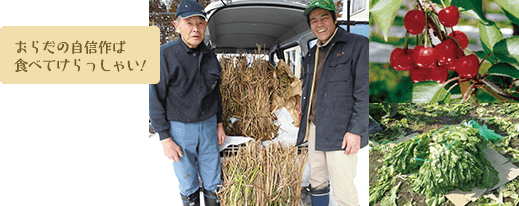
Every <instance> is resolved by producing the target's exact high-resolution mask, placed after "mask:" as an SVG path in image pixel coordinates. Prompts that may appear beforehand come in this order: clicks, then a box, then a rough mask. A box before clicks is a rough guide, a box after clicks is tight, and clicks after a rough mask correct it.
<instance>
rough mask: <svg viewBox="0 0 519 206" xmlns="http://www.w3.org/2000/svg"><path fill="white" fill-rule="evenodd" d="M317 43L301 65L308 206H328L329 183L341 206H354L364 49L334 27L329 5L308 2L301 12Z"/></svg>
mask: <svg viewBox="0 0 519 206" xmlns="http://www.w3.org/2000/svg"><path fill="white" fill-rule="evenodd" d="M304 15H305V16H306V17H307V21H308V24H309V25H310V28H311V29H312V32H313V33H314V35H315V36H316V37H317V39H318V40H317V43H316V46H314V47H313V48H312V49H310V51H309V52H308V54H307V55H305V57H304V59H303V67H304V75H303V91H302V95H301V112H302V115H301V125H300V127H299V133H298V138H297V145H300V144H302V143H303V142H305V141H308V145H309V147H308V149H309V158H308V162H309V165H310V179H309V181H310V193H311V195H312V205H314V206H321V205H322V206H326V205H328V204H329V195H328V193H329V191H330V188H329V187H330V184H329V179H331V183H332V185H333V194H334V199H335V201H336V202H337V203H338V205H341V206H345V205H348V206H357V205H358V194H357V188H356V186H355V184H354V182H353V178H354V177H355V175H356V171H357V151H358V150H359V149H360V148H362V147H364V146H366V145H367V144H368V124H369V98H368V95H369V83H368V80H369V64H368V62H369V56H368V55H369V44H368V39H367V38H366V37H364V36H360V35H356V34H351V33H348V32H347V31H346V30H344V29H343V28H340V27H338V26H337V16H336V10H335V4H334V2H333V0H313V1H312V2H310V4H309V5H308V7H307V9H306V10H305V12H304Z"/></svg>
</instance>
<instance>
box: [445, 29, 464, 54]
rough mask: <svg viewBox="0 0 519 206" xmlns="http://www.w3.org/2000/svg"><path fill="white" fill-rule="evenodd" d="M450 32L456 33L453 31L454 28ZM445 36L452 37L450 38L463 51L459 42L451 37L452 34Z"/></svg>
mask: <svg viewBox="0 0 519 206" xmlns="http://www.w3.org/2000/svg"><path fill="white" fill-rule="evenodd" d="M452 33H453V34H454V35H456V33H454V30H452ZM446 37H447V38H450V39H452V40H454V42H456V44H457V45H458V47H459V48H460V49H461V51H463V48H461V45H460V43H459V42H458V41H457V40H456V39H455V38H454V37H452V36H446Z"/></svg>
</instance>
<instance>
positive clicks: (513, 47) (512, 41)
mask: <svg viewBox="0 0 519 206" xmlns="http://www.w3.org/2000/svg"><path fill="white" fill-rule="evenodd" d="M493 51H494V55H495V56H496V57H497V58H498V59H499V60H501V61H503V62H507V63H515V64H517V63H519V36H514V37H510V38H506V39H503V40H501V41H499V42H497V43H496V45H494V49H493Z"/></svg>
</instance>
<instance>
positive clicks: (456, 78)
mask: <svg viewBox="0 0 519 206" xmlns="http://www.w3.org/2000/svg"><path fill="white" fill-rule="evenodd" d="M459 79H461V77H455V78H452V79H449V80H447V81H446V82H445V83H443V86H445V85H447V84H449V83H451V82H453V81H456V80H459Z"/></svg>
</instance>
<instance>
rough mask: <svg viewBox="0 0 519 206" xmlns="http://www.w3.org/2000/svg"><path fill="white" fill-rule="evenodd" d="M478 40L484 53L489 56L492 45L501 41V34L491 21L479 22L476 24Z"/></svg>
mask: <svg viewBox="0 0 519 206" xmlns="http://www.w3.org/2000/svg"><path fill="white" fill-rule="evenodd" d="M478 29H479V38H480V40H481V45H483V49H484V50H485V53H487V54H491V53H492V49H493V48H494V45H495V44H496V43H497V42H499V41H501V40H503V33H501V30H500V29H499V27H497V25H496V23H494V22H493V21H484V20H480V21H479V23H478Z"/></svg>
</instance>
